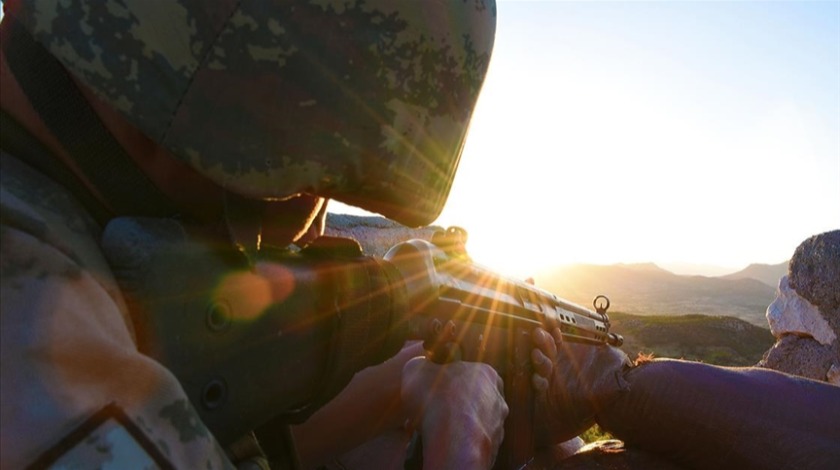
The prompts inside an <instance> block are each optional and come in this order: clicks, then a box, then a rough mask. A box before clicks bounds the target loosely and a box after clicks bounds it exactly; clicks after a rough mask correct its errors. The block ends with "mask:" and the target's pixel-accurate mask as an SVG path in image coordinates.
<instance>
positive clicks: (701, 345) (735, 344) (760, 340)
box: [610, 313, 774, 366]
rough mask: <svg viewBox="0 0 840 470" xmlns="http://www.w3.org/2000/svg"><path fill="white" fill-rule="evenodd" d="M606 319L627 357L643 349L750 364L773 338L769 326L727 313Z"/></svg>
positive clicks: (708, 360) (664, 354)
mask: <svg viewBox="0 0 840 470" xmlns="http://www.w3.org/2000/svg"><path fill="white" fill-rule="evenodd" d="M610 320H611V321H612V326H611V328H610V331H614V332H616V333H618V334H621V335H622V336H624V345H623V346H622V347H621V349H622V350H624V352H626V353H627V355H628V356H630V358H631V359H635V358H636V356H637V355H638V353H639V352H643V353H646V354H649V353H653V354H654V357H670V358H675V359H688V360H694V361H702V362H705V363H708V364H717V365H721V366H751V365H755V364H756V363H757V362H758V361H759V360H760V359H761V357H762V356H763V355H764V352H765V351H767V350H768V349H770V347H771V346H772V345H773V342H774V338H773V335H772V334H770V331H769V330H767V329H765V328H760V327H757V326H755V325H752V324H750V323H747V322H745V321H742V320H738V319H737V318H731V317H711V316H706V315H682V316H660V315H655V316H640V315H628V314H622V313H612V314H610Z"/></svg>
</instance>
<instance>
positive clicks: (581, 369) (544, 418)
mask: <svg viewBox="0 0 840 470" xmlns="http://www.w3.org/2000/svg"><path fill="white" fill-rule="evenodd" d="M532 339H533V342H534V345H535V346H536V348H535V349H534V350H533V351H532V354H531V360H532V362H533V364H534V377H533V379H532V380H533V384H534V390H535V392H536V400H537V402H536V408H537V412H536V416H537V419H538V420H539V421H538V423H536V424H537V426H538V427H537V429H538V435H537V438H538V440H539V444H543V445H550V444H556V443H559V442H563V441H565V440H568V439H570V438H572V437H575V436H577V435H579V434H580V433H582V432H583V431H586V430H587V429H589V428H590V427H591V426H592V425H593V424H595V416H596V414H597V413H598V412H599V411H600V410H601V409H603V408H604V406H606V405H607V404H609V403H610V402H611V401H612V400H614V399H615V398H617V397H618V395H619V394H620V393H621V391H622V390H626V389H627V383H626V382H625V381H624V376H623V374H624V372H625V371H626V370H627V369H628V368H630V367H632V363H631V362H630V359H629V358H628V357H627V355H626V354H624V352H622V351H621V350H620V349H618V348H614V347H612V346H608V345H598V346H595V345H588V344H580V343H572V342H566V341H563V339H562V336H561V334H560V329H559V328H555V330H554V331H553V332H552V334H551V335H550V334H548V332H546V331H545V330H543V329H542V328H536V329H535V330H534V332H533V333H532Z"/></svg>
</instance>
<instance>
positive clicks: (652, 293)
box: [535, 263, 787, 328]
mask: <svg viewBox="0 0 840 470" xmlns="http://www.w3.org/2000/svg"><path fill="white" fill-rule="evenodd" d="M786 270H787V263H782V264H779V265H751V266H749V267H747V268H746V269H744V270H742V271H739V272H737V273H733V274H729V275H726V276H721V277H706V276H685V275H677V274H674V273H672V272H670V271H667V270H665V269H662V268H660V267H659V266H657V265H655V264H652V263H644V264H615V265H608V266H601V265H590V264H578V265H572V266H564V267H559V268H555V269H552V270H548V271H545V272H543V273H542V274H541V275H539V276H536V277H535V281H536V284H537V286H539V287H541V288H543V289H546V290H548V291H551V292H554V293H555V294H557V295H559V296H560V297H563V298H566V299H568V300H571V301H572V302H575V303H578V304H581V305H584V306H587V307H589V306H591V303H592V299H593V298H595V296H597V295H599V294H603V295H606V296H607V297H609V298H610V300H611V302H612V305H611V310H612V311H617V312H623V313H628V314H635V315H694V314H701V315H710V316H730V317H735V318H739V319H741V320H744V321H747V322H749V323H752V324H754V325H757V326H760V327H763V328H767V326H768V325H767V320H766V318H765V312H766V311H767V306H768V305H770V303H771V302H772V301H773V299H774V298H775V293H776V287H775V286H776V285H777V284H778V280H779V278H780V277H781V276H783V275H784V274H785V273H786Z"/></svg>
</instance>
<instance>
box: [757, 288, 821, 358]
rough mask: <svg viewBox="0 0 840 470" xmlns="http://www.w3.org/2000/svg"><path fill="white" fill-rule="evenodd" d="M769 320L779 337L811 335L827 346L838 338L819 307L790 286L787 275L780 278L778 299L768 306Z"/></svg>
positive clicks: (773, 330) (771, 329) (777, 292)
mask: <svg viewBox="0 0 840 470" xmlns="http://www.w3.org/2000/svg"><path fill="white" fill-rule="evenodd" d="M767 322H768V323H769V324H770V332H771V333H773V336H775V337H776V338H777V339H779V338H781V337H782V336H784V335H786V334H793V335H797V336H810V337H812V338H814V339H815V340H817V341H818V342H819V343H820V344H822V345H826V346H827V345H830V344H831V343H832V342H833V341H834V340H835V339H837V334H836V333H835V332H834V331H833V330H832V329H831V325H829V324H828V321H826V319H825V318H823V316H822V314H821V313H820V311H819V309H818V308H817V307H815V306H814V305H813V304H811V302H808V300H807V299H804V298H802V297H801V296H799V295H798V294H797V293H796V291H795V290H793V289H791V288H790V285H789V283H788V277H787V276H783V277H782V278H781V279H780V280H779V289H778V290H777V291H776V300H774V301H773V303H771V304H770V306H769V307H767Z"/></svg>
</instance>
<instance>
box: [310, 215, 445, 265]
mask: <svg viewBox="0 0 840 470" xmlns="http://www.w3.org/2000/svg"><path fill="white" fill-rule="evenodd" d="M438 230H443V229H442V228H440V227H437V226H429V227H421V228H416V229H414V228H409V227H406V226H404V225H400V224H398V223H396V222H392V221H390V220H388V219H386V218H384V217H376V216H357V215H349V214H327V226H326V229H325V233H324V234H325V235H328V236H331V237H345V238H352V239H354V240H356V241H358V242H359V244H360V245H362V250H364V253H365V254H367V255H371V256H374V257H377V258H381V257H382V256H384V255H385V253H386V252H387V251H388V250H389V249H390V248H391V247H392V246H394V245H396V244H397V243H400V242H404V241H406V240H410V239H412V238H420V239H423V240H431V238H432V234H434V233H435V231H438Z"/></svg>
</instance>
